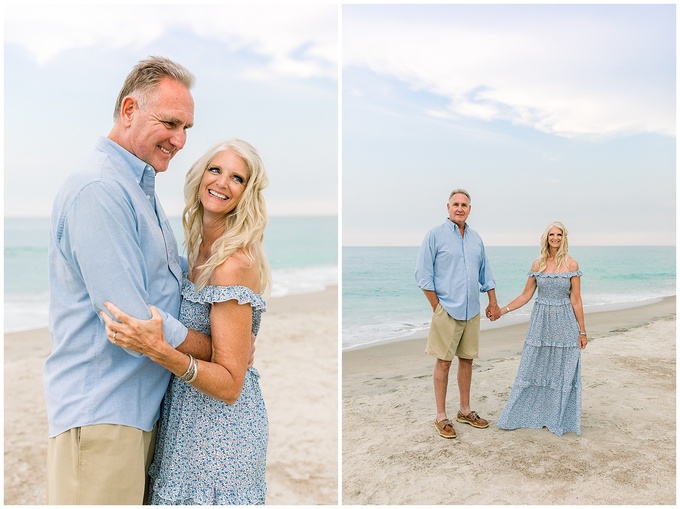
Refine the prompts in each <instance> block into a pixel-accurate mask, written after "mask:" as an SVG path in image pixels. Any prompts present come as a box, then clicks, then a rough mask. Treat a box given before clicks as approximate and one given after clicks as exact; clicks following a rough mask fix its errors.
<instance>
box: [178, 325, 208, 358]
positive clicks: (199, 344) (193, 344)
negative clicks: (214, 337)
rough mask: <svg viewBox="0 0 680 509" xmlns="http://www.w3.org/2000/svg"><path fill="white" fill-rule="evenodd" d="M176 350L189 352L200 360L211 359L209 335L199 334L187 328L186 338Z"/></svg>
mask: <svg viewBox="0 0 680 509" xmlns="http://www.w3.org/2000/svg"><path fill="white" fill-rule="evenodd" d="M176 350H177V351H178V352H182V353H189V354H191V355H192V356H193V357H195V358H197V359H200V360H202V361H209V360H210V359H212V341H211V339H210V336H206V335H205V334H201V333H200V332H197V331H195V330H193V329H189V332H188V333H187V337H186V339H185V340H184V342H183V343H182V344H181V345H179V346H178V347H177V348H176Z"/></svg>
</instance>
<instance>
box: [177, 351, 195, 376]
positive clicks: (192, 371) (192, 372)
mask: <svg viewBox="0 0 680 509" xmlns="http://www.w3.org/2000/svg"><path fill="white" fill-rule="evenodd" d="M187 355H188V356H189V367H188V368H187V370H186V373H184V374H183V375H182V376H180V377H177V378H179V379H180V380H182V381H183V382H187V383H191V382H193V381H194V380H196V377H197V376H198V361H196V359H194V358H193V356H192V355H191V354H189V353H188V354H187Z"/></svg>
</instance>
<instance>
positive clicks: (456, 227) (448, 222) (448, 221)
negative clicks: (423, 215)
mask: <svg viewBox="0 0 680 509" xmlns="http://www.w3.org/2000/svg"><path fill="white" fill-rule="evenodd" d="M446 224H448V225H449V228H451V229H452V230H453V231H454V232H459V233H460V228H458V225H457V224H456V223H454V222H453V221H451V219H449V218H448V217H447V218H446ZM469 227H470V225H468V224H467V221H465V229H466V230H467V229H468V228H469Z"/></svg>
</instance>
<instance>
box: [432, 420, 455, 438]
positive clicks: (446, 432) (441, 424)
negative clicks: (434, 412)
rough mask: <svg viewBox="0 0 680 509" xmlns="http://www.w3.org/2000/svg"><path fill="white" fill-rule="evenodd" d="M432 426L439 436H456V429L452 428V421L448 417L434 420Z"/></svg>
mask: <svg viewBox="0 0 680 509" xmlns="http://www.w3.org/2000/svg"><path fill="white" fill-rule="evenodd" d="M434 427H435V429H436V430H437V432H438V433H439V435H440V436H442V437H444V438H456V436H457V435H456V430H455V429H453V423H452V422H451V421H450V420H449V419H444V420H443V421H438V420H437V419H435V420H434Z"/></svg>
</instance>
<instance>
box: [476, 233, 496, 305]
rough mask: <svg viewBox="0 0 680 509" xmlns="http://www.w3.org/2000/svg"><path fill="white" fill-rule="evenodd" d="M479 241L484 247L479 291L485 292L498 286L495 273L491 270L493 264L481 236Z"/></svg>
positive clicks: (480, 266) (480, 267)
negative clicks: (494, 276)
mask: <svg viewBox="0 0 680 509" xmlns="http://www.w3.org/2000/svg"><path fill="white" fill-rule="evenodd" d="M479 243H480V245H481V247H482V252H481V257H482V261H481V264H480V265H479V284H480V288H479V291H480V292H482V293H484V292H488V291H489V290H493V289H494V288H496V281H494V279H493V274H492V272H491V264H490V263H489V259H488V258H487V256H486V249H485V248H484V242H482V239H481V238H480V239H479Z"/></svg>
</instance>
